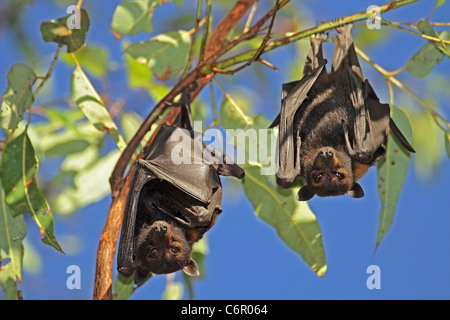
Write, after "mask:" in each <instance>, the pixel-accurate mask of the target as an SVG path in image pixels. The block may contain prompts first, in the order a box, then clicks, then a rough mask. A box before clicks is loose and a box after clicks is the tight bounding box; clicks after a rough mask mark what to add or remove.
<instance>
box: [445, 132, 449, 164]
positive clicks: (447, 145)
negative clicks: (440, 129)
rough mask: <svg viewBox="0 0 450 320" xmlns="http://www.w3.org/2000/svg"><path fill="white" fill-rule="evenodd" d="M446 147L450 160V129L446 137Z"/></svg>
mask: <svg viewBox="0 0 450 320" xmlns="http://www.w3.org/2000/svg"><path fill="white" fill-rule="evenodd" d="M444 146H445V151H446V152H447V157H448V158H450V129H449V130H447V132H446V133H445V135H444Z"/></svg>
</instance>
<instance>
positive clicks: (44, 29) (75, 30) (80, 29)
mask: <svg viewBox="0 0 450 320" xmlns="http://www.w3.org/2000/svg"><path fill="white" fill-rule="evenodd" d="M78 19H79V20H78ZM72 22H75V24H74V25H73V26H71V27H70V28H69V27H68V26H70V23H72ZM89 26H90V21H89V15H88V13H87V11H86V10H85V9H81V10H78V9H77V10H75V12H74V13H73V14H71V15H68V16H65V17H62V18H59V19H55V20H51V21H47V22H43V23H42V24H41V33H42V38H43V39H44V41H46V42H56V43H58V44H60V45H66V46H67V52H68V53H71V52H75V51H77V50H78V49H80V48H82V47H83V46H84V45H85V41H86V35H87V32H88V31H89Z"/></svg>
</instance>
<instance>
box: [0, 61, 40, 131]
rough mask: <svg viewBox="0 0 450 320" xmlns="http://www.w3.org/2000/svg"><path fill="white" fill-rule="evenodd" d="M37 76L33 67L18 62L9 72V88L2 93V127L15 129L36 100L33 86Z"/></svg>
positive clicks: (0, 115)
mask: <svg viewBox="0 0 450 320" xmlns="http://www.w3.org/2000/svg"><path fill="white" fill-rule="evenodd" d="M36 79H37V76H36V74H35V73H34V71H33V69H31V68H30V67H28V66H26V65H23V64H16V65H14V66H12V67H11V69H10V70H9V72H8V88H6V91H5V93H4V94H3V95H2V98H3V102H2V107H1V110H0V127H2V128H4V129H7V130H8V129H9V130H14V129H15V128H17V124H18V123H19V121H21V120H22V118H23V114H24V113H25V111H26V110H27V109H28V108H29V107H31V104H32V103H33V101H34V96H33V91H32V90H31V86H32V85H33V83H34V81H36Z"/></svg>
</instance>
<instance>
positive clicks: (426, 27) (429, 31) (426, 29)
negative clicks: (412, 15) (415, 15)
mask: <svg viewBox="0 0 450 320" xmlns="http://www.w3.org/2000/svg"><path fill="white" fill-rule="evenodd" d="M417 28H418V29H419V31H420V32H422V34H424V35H427V36H430V37H434V38H438V39H442V38H441V36H440V35H439V34H438V33H437V32H436V31H434V29H433V26H432V25H431V23H430V22H429V21H427V20H423V19H422V20H420V21H419V23H418V24H417ZM444 35H445V34H444ZM432 43H433V45H434V46H436V48H437V49H439V50H440V51H442V53H444V54H445V55H447V56H450V47H449V46H447V44H445V43H443V42H436V41H432Z"/></svg>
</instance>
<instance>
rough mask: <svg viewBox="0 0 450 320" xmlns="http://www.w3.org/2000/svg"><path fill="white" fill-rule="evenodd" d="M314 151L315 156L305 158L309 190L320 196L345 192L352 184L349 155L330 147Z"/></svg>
mask: <svg viewBox="0 0 450 320" xmlns="http://www.w3.org/2000/svg"><path fill="white" fill-rule="evenodd" d="M315 153H316V156H315V158H309V159H308V158H306V159H305V167H304V168H305V180H306V184H307V185H308V188H309V189H310V191H311V192H314V193H315V194H317V195H318V196H321V197H327V196H337V195H342V194H345V193H347V191H349V190H350V189H351V188H352V186H353V184H354V180H353V173H352V160H351V158H350V157H349V155H348V154H347V153H345V152H343V151H339V150H336V149H334V148H332V147H323V148H320V149H317V150H315Z"/></svg>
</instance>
